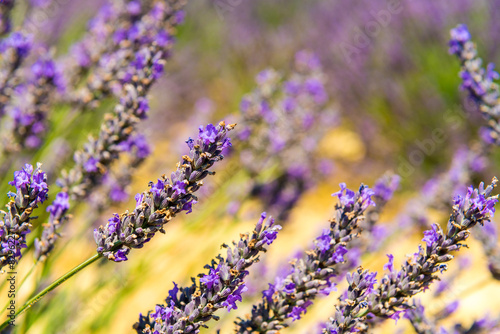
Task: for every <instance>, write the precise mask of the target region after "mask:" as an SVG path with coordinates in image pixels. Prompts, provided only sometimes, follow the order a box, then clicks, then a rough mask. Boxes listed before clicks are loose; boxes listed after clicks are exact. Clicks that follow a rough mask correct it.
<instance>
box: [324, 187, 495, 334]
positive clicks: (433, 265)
mask: <svg viewBox="0 0 500 334" xmlns="http://www.w3.org/2000/svg"><path fill="white" fill-rule="evenodd" d="M497 182H498V180H497V179H496V178H494V179H493V181H492V182H491V184H490V185H489V186H487V187H486V188H484V184H483V183H481V184H480V185H479V188H477V189H474V188H473V187H469V189H468V192H467V195H465V197H461V196H457V197H456V198H455V200H454V205H453V210H452V214H451V215H450V218H449V220H448V226H447V232H446V234H445V233H443V231H442V230H441V228H440V227H439V226H438V225H433V227H432V229H431V230H428V231H425V232H424V238H423V241H424V242H425V243H426V245H427V247H426V249H424V248H423V247H421V246H419V251H418V252H417V253H415V254H414V255H413V256H412V257H410V258H409V259H407V260H406V262H405V263H404V264H403V266H402V268H401V270H400V271H396V270H395V269H394V266H393V259H394V257H393V256H392V255H391V256H390V257H389V263H388V264H387V265H386V268H387V269H388V270H389V272H390V273H389V274H386V275H385V276H384V277H383V278H382V280H381V283H380V284H379V285H378V286H377V287H376V288H375V290H374V291H373V293H371V294H370V295H369V296H368V297H367V298H366V300H365V301H363V303H364V304H363V305H365V307H366V310H365V311H364V312H363V313H362V314H351V315H352V317H350V319H354V321H351V320H349V322H346V321H338V320H335V319H334V321H330V322H329V323H328V325H327V328H328V330H330V332H335V333H337V334H341V333H348V332H350V331H351V330H353V329H358V330H361V331H363V332H365V331H366V323H365V315H366V314H368V313H370V314H372V315H374V316H377V317H380V318H383V319H387V318H392V319H399V317H400V314H401V313H402V312H404V311H405V310H406V309H407V308H408V306H407V305H408V302H409V299H410V298H411V297H412V296H414V295H415V294H417V293H419V292H421V291H423V290H425V289H427V288H428V287H429V286H430V284H431V283H432V282H433V281H434V280H436V279H438V276H436V275H435V274H436V273H437V272H438V271H440V272H443V271H445V270H447V265H446V264H445V263H446V262H448V261H451V260H452V259H453V256H452V255H451V252H453V251H457V250H459V249H460V248H461V247H462V246H464V245H465V244H463V243H461V242H462V241H465V240H466V239H467V238H468V237H469V235H470V232H469V230H470V229H471V228H473V227H474V226H476V225H477V224H479V225H483V223H484V222H485V221H487V220H489V218H490V217H492V216H493V214H494V212H495V204H496V203H497V202H498V195H496V196H490V195H491V192H492V191H493V188H494V187H495V186H496V184H497ZM339 309H341V313H345V312H344V310H343V309H342V308H341V307H340V308H337V310H338V311H339ZM341 320H342V319H341Z"/></svg>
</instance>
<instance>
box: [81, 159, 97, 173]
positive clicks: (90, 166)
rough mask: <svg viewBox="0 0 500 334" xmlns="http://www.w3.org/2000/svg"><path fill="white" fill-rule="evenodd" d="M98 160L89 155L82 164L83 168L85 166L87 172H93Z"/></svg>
mask: <svg viewBox="0 0 500 334" xmlns="http://www.w3.org/2000/svg"><path fill="white" fill-rule="evenodd" d="M98 162H99V161H98V160H97V159H96V158H94V157H90V158H89V159H88V160H87V161H86V162H85V163H84V164H83V168H85V170H86V171H87V172H89V173H95V172H97V171H98V168H97V163H98Z"/></svg>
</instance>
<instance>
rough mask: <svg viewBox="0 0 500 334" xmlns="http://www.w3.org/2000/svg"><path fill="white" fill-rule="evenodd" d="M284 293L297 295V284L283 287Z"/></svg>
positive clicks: (291, 283)
mask: <svg viewBox="0 0 500 334" xmlns="http://www.w3.org/2000/svg"><path fill="white" fill-rule="evenodd" d="M283 292H284V293H286V294H292V293H295V283H293V282H290V283H288V284H286V285H285V286H284V287H283Z"/></svg>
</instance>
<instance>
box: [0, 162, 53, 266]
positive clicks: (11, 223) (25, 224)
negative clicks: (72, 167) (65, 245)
mask: <svg viewBox="0 0 500 334" xmlns="http://www.w3.org/2000/svg"><path fill="white" fill-rule="evenodd" d="M40 166H41V165H40V164H38V165H37V168H36V169H33V166H32V165H29V164H26V165H24V167H23V169H21V170H19V171H16V172H14V181H11V182H9V184H10V185H12V186H15V187H16V192H15V193H12V192H9V194H8V195H9V197H11V198H12V200H11V201H10V202H9V203H7V211H0V212H1V213H2V215H3V218H2V221H0V269H1V268H3V267H4V266H6V265H8V264H10V265H12V266H13V265H14V264H15V263H17V262H18V261H19V259H20V258H21V256H22V254H21V248H26V235H27V234H28V233H29V232H30V228H31V220H33V219H35V218H34V217H30V216H31V214H32V213H33V210H34V209H36V208H37V207H38V204H40V203H43V202H44V201H45V200H46V199H47V193H48V186H47V175H46V174H45V173H44V172H43V171H42V170H41V169H40ZM11 269H12V268H11Z"/></svg>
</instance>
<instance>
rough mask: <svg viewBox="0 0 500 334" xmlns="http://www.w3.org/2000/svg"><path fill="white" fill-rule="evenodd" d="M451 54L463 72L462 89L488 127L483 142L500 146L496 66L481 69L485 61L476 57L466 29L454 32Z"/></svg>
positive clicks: (499, 105) (474, 48)
mask: <svg viewBox="0 0 500 334" xmlns="http://www.w3.org/2000/svg"><path fill="white" fill-rule="evenodd" d="M450 34H451V40H450V53H451V54H454V55H456V56H457V57H458V59H459V60H460V63H461V65H462V69H461V72H460V77H461V78H462V88H463V89H465V90H467V92H468V93H469V96H470V98H471V99H473V100H474V101H475V102H476V104H477V105H478V106H479V110H480V111H481V113H482V115H483V117H484V118H485V119H486V121H487V122H488V125H487V126H486V127H485V128H484V130H483V131H482V137H483V140H484V141H485V142H486V143H488V144H496V145H498V144H500V138H499V133H500V125H499V115H500V104H499V102H498V101H499V98H500V93H499V90H498V85H497V84H496V83H495V82H494V80H496V79H498V78H499V75H498V73H497V72H495V70H494V64H488V66H487V67H486V68H483V67H482V60H481V58H479V57H478V55H477V50H476V46H475V45H474V43H473V42H472V41H471V36H470V33H469V31H468V29H467V26H465V25H463V24H461V25H458V26H457V27H456V28H454V29H452V30H451V32H450Z"/></svg>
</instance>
